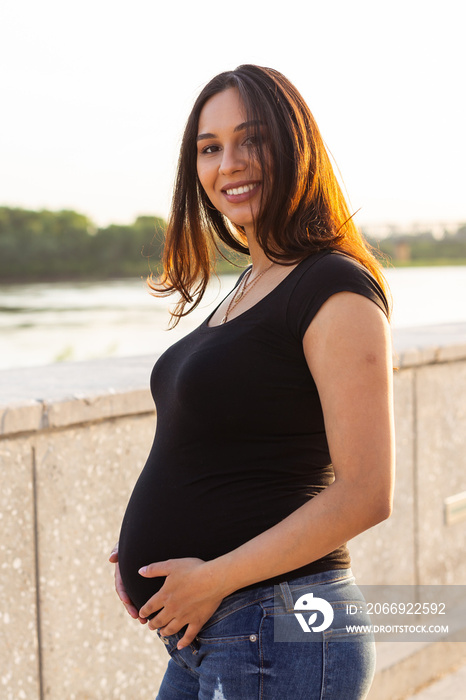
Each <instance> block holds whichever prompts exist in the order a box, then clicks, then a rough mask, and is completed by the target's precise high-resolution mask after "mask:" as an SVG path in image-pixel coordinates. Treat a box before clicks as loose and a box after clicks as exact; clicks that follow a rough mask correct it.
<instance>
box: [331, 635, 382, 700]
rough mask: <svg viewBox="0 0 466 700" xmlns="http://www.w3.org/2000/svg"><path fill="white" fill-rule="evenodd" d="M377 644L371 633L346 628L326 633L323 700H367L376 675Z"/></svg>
mask: <svg viewBox="0 0 466 700" xmlns="http://www.w3.org/2000/svg"><path fill="white" fill-rule="evenodd" d="M375 656H376V654H375V642H374V637H373V635H372V633H371V632H350V631H348V630H347V628H346V627H343V628H340V629H335V628H333V629H329V630H326V631H325V632H323V677H322V695H321V700H334V698H345V700H363V698H365V697H366V696H367V693H368V692H369V689H370V687H371V684H372V681H373V678H374V673H375Z"/></svg>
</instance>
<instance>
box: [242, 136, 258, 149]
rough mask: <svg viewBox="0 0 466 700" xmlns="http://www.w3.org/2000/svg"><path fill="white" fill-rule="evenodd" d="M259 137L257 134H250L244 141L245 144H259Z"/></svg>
mask: <svg viewBox="0 0 466 700" xmlns="http://www.w3.org/2000/svg"><path fill="white" fill-rule="evenodd" d="M258 141H259V139H258V138H257V136H256V135H255V134H250V135H249V136H247V137H246V138H245V140H244V142H243V145H244V146H254V147H255V146H257V144H258Z"/></svg>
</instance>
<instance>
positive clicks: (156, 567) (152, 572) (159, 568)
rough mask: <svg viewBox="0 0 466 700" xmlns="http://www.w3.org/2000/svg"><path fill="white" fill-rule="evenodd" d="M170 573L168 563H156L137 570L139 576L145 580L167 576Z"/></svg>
mask: <svg viewBox="0 0 466 700" xmlns="http://www.w3.org/2000/svg"><path fill="white" fill-rule="evenodd" d="M170 571H171V566H170V562H169V561H156V562H153V563H152V564H147V566H142V567H141V568H140V569H139V572H138V573H139V574H140V575H141V576H144V577H145V578H154V577H155V576H168V574H169V573H170Z"/></svg>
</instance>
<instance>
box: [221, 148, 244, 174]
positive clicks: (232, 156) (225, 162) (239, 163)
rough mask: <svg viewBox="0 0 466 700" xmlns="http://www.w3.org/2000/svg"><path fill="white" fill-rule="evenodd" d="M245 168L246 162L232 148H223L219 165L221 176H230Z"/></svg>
mask: <svg viewBox="0 0 466 700" xmlns="http://www.w3.org/2000/svg"><path fill="white" fill-rule="evenodd" d="M246 167H247V161H246V160H245V159H244V157H243V156H242V155H241V153H240V152H239V151H238V149H237V148H235V147H234V146H225V147H224V149H223V151H222V160H221V163H220V168H219V170H220V173H221V174H222V175H230V174H232V173H235V172H238V171H241V170H244V169H245V168H246Z"/></svg>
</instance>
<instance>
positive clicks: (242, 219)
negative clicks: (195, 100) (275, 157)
mask: <svg viewBox="0 0 466 700" xmlns="http://www.w3.org/2000/svg"><path fill="white" fill-rule="evenodd" d="M246 119H247V117H246V116H245V109H244V106H243V103H242V101H241V99H240V96H239V92H238V90H237V89H236V88H228V89H227V90H224V91H223V92H220V93H218V94H217V95H214V96H213V97H211V98H210V99H209V100H207V102H206V103H205V105H204V107H203V108H202V111H201V114H200V116H199V127H198V136H197V174H198V176H199V180H200V182H201V185H202V187H203V188H204V190H205V193H206V195H207V196H208V198H209V199H210V201H211V202H212V204H213V206H214V207H215V208H216V209H218V210H219V211H220V212H221V213H222V214H224V215H225V216H226V217H228V219H230V221H232V222H233V223H235V224H237V225H238V226H243V227H244V229H245V231H246V233H248V232H249V233H253V231H254V219H256V218H257V216H258V214H259V207H260V202H261V194H262V187H263V181H262V170H261V167H260V164H259V162H258V160H257V157H256V153H255V145H256V144H255V137H254V134H255V128H257V125H256V124H252V123H251V122H249V123H248V122H247V121H246ZM261 128H264V127H261Z"/></svg>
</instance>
